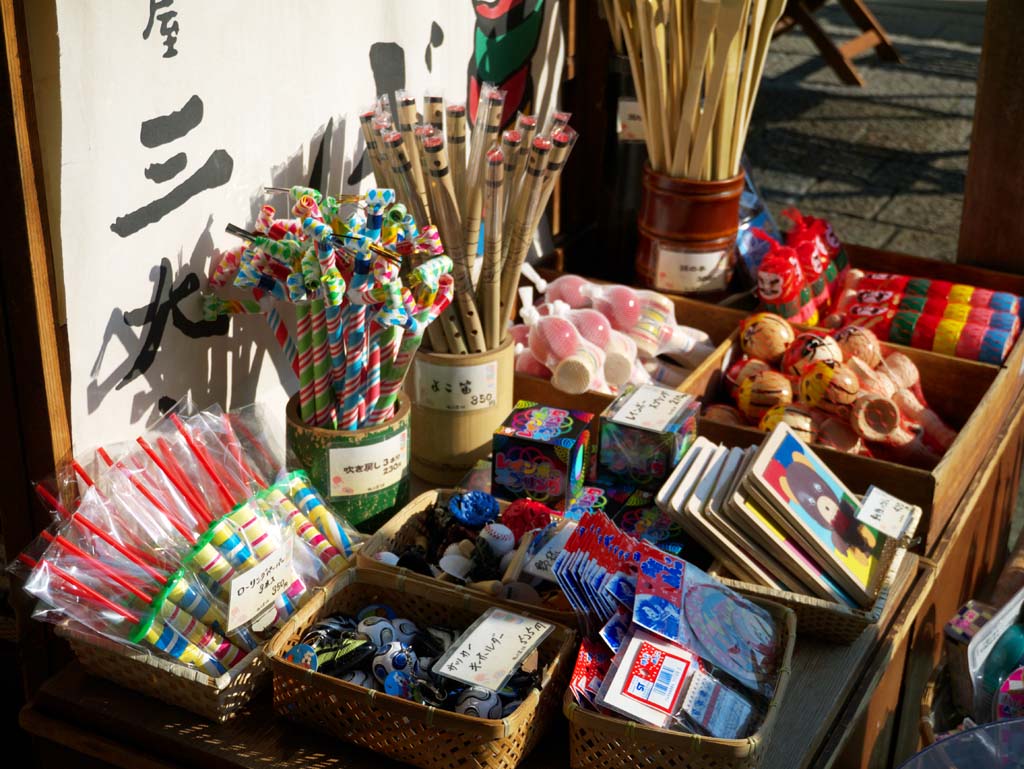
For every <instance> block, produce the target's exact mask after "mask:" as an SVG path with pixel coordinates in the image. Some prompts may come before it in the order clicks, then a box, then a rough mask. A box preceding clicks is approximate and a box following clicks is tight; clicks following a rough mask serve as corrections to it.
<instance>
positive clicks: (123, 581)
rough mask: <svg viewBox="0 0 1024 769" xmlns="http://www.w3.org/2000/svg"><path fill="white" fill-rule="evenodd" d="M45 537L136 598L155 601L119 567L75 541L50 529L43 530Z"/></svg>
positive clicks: (150, 601)
mask: <svg viewBox="0 0 1024 769" xmlns="http://www.w3.org/2000/svg"><path fill="white" fill-rule="evenodd" d="M43 539H45V540H46V541H47V542H55V543H57V544H58V545H59V546H60V547H62V548H64V549H65V550H67V551H68V552H69V553H71V554H72V555H76V556H78V557H79V558H81V559H83V560H85V561H87V562H88V563H89V565H90V566H91V567H92V568H94V569H96V571H98V572H100V573H101V574H105V575H106V576H108V577H110V579H112V580H113V581H114V582H116V583H117V584H119V585H120V586H121V587H123V588H124V589H125V590H127V591H128V592H130V593H131V594H132V595H134V596H135V597H136V598H138V599H140V600H142V601H145V602H146V603H153V599H152V598H150V597H149V596H148V595H146V594H145V593H143V592H142V591H141V590H139V588H138V587H136V586H135V585H133V584H132V583H131V582H129V580H128V577H127V575H124V574H123V572H120V571H119V570H118V569H115V568H113V567H112V566H107V564H105V563H103V562H102V561H100V560H98V559H97V558H94V557H93V556H91V555H89V554H88V553H86V552H85V551H83V550H82V549H81V548H80V547H78V546H77V545H75V544H74V543H73V542H69V541H68V540H66V539H64V537H62V536H60V535H57V536H56V537H55V536H53V535H52V534H51V533H50V532H48V531H44V532H43Z"/></svg>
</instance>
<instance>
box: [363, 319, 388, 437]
mask: <svg viewBox="0 0 1024 769" xmlns="http://www.w3.org/2000/svg"><path fill="white" fill-rule="evenodd" d="M385 330H390V327H388V326H382V325H380V323H378V322H377V321H376V319H374V320H371V321H370V346H369V354H368V355H367V359H366V385H365V388H364V390H365V393H366V394H365V395H364V396H363V409H362V411H361V412H360V416H359V420H360V422H362V421H363V420H365V419H366V414H367V413H369V412H372V411H373V407H374V405H376V403H377V399H378V398H379V397H380V360H381V349H380V346H381V343H382V341H383V337H384V332H385Z"/></svg>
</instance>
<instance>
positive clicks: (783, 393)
mask: <svg viewBox="0 0 1024 769" xmlns="http://www.w3.org/2000/svg"><path fill="white" fill-rule="evenodd" d="M792 402H793V385H792V384H790V381H789V378H788V377H786V376H784V375H782V374H780V373H779V372H778V371H771V370H770V369H769V370H765V371H759V372H758V373H757V374H754V375H753V376H750V377H747V378H746V379H744V380H743V384H741V385H740V390H739V397H738V398H737V405H738V406H739V409H740V411H741V412H742V413H743V415H744V416H745V417H747V418H748V419H751V420H755V421H757V420H760V419H761V417H763V416H764V413H765V412H766V411H768V409H770V408H772V407H773V406H780V405H781V406H785V405H788V404H790V403H792Z"/></svg>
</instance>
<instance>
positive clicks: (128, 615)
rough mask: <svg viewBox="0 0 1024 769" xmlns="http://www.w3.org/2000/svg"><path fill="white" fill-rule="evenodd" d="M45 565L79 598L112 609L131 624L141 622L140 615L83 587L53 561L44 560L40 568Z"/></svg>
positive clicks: (40, 563) (89, 588)
mask: <svg viewBox="0 0 1024 769" xmlns="http://www.w3.org/2000/svg"><path fill="white" fill-rule="evenodd" d="M43 564H46V565H47V566H48V567H49V568H50V571H52V572H53V573H54V574H56V575H57V576H58V577H60V578H61V579H62V580H64V581H65V582H67V583H68V584H69V585H71V586H72V587H74V588H75V591H76V592H77V593H78V595H79V597H81V598H88V599H89V600H90V601H93V602H95V603H97V604H99V606H100V607H102V608H105V609H110V610H111V611H113V612H117V613H118V614H120V615H121V616H122V617H124V618H125V619H126V620H130V621H131V622H135V623H136V624H137V623H138V622H139V619H140V618H139V615H137V614H136V613H135V612H133V611H131V610H129V609H126V608H125V607H124V606H121V605H120V604H116V603H114V602H113V601H111V600H110V599H108V598H105V597H104V596H102V595H100V594H99V593H97V592H96V591H95V590H93V589H92V588H91V587H88V586H86V585H83V584H82V583H81V582H79V581H78V580H77V579H75V578H74V577H72V576H71V575H70V574H68V573H67V572H66V571H64V570H63V569H61V568H60V567H58V566H57V565H56V564H55V563H53V561H45V560H44V561H40V562H39V565H40V566H42V565H43Z"/></svg>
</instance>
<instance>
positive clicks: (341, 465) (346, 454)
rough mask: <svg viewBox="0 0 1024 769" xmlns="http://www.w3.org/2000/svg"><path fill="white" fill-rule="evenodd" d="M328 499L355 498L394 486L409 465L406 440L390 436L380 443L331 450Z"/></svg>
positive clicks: (401, 437) (401, 435)
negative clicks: (329, 494)
mask: <svg viewBox="0 0 1024 769" xmlns="http://www.w3.org/2000/svg"><path fill="white" fill-rule="evenodd" d="M327 460H328V464H329V465H330V467H329V469H330V472H331V496H332V497H355V496H359V495H360V494H370V493H372V492H374V491H380V490H381V489H386V488H388V487H389V486H394V485H395V484H396V483H398V482H399V481H400V480H402V478H403V476H405V474H406V468H407V467H408V465H409V436H408V433H406V432H404V431H403V432H401V433H399V434H398V435H393V436H392V437H390V438H388V439H387V440H383V441H381V442H380V443H371V444H369V445H364V446H354V447H352V448H337V449H331V450H330V452H329V454H328V457H327Z"/></svg>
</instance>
